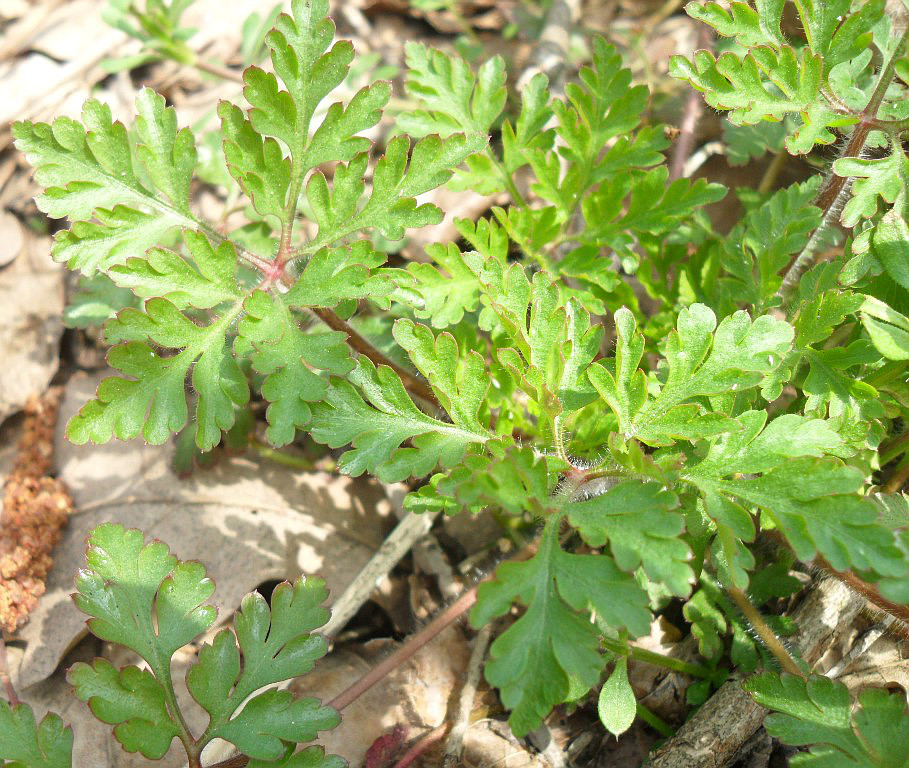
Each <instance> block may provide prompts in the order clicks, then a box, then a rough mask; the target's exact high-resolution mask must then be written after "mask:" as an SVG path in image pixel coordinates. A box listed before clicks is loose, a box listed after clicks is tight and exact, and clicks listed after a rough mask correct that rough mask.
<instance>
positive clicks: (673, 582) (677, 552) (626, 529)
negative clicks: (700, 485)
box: [564, 480, 694, 597]
mask: <svg viewBox="0 0 909 768" xmlns="http://www.w3.org/2000/svg"><path fill="white" fill-rule="evenodd" d="M676 506H678V499H677V498H676V496H675V495H674V494H672V493H670V492H669V491H665V490H662V489H661V488H660V486H659V485H657V484H656V483H650V482H648V483H641V482H639V481H638V480H632V481H629V482H625V483H620V484H619V485H616V486H615V487H613V488H610V489H609V490H608V491H606V492H605V493H603V494H600V495H599V496H594V497H593V498H591V499H587V500H586V501H574V502H570V503H568V504H566V505H565V506H564V510H565V512H566V514H567V517H568V521H569V522H570V523H571V524H572V525H573V526H574V527H575V528H577V529H578V532H579V533H580V534H581V536H582V537H583V538H584V540H585V541H586V542H587V543H588V544H590V546H592V547H602V546H604V545H605V544H606V543H607V542H608V543H609V549H610V551H611V552H612V556H613V557H614V558H615V561H616V564H617V565H618V566H619V567H620V568H621V569H622V570H625V571H633V570H634V569H635V568H637V567H638V566H639V565H640V566H641V567H642V568H643V570H644V572H645V573H646V574H647V576H648V578H649V579H650V580H652V581H654V582H657V583H660V584H665V585H666V587H667V588H668V589H669V591H670V592H672V593H673V594H675V595H679V596H682V597H684V596H686V595H688V593H689V592H691V585H692V584H693V583H694V572H693V571H692V570H691V566H690V565H688V561H689V560H690V559H691V557H692V553H691V550H690V549H689V547H688V545H687V544H686V543H685V542H684V541H683V540H682V539H681V534H682V532H683V531H684V530H685V522H684V519H683V517H682V515H680V514H679V513H677V512H673V511H671V510H673V509H674V508H675V507H676Z"/></svg>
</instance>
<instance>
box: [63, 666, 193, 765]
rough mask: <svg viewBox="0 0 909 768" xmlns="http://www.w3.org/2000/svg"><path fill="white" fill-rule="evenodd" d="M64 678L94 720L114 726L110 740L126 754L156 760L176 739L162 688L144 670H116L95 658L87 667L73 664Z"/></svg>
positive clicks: (178, 730)
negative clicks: (118, 743)
mask: <svg viewBox="0 0 909 768" xmlns="http://www.w3.org/2000/svg"><path fill="white" fill-rule="evenodd" d="M66 679H67V680H68V681H69V683H70V685H72V686H73V688H74V689H75V693H76V696H77V697H78V698H80V699H81V700H82V701H85V702H88V705H89V707H90V708H91V711H92V714H93V715H94V716H95V717H97V718H98V719H99V720H100V721H101V722H102V723H109V724H111V725H115V726H116V727H115V728H114V737H115V738H116V739H117V741H119V742H120V744H121V745H122V746H123V749H125V750H126V751H127V752H141V753H142V755H143V756H144V757H147V758H148V759H149V760H160V759H161V758H162V757H164V755H165V754H166V753H167V750H168V749H170V744H171V742H172V741H173V740H174V739H175V738H177V737H179V735H180V727H179V726H178V725H177V723H176V722H174V719H173V717H172V716H171V714H170V712H168V709H167V704H166V703H165V696H166V694H165V692H164V688H163V687H162V686H161V684H160V683H159V682H158V681H157V680H156V679H155V677H154V675H152V673H151V672H149V671H148V670H147V669H139V668H138V667H125V668H124V669H122V670H119V671H118V670H117V668H116V667H114V665H113V664H111V663H110V662H109V661H107V660H106V659H96V660H95V661H94V662H93V663H92V664H91V665H88V664H85V663H83V662H81V661H80V662H77V663H76V664H74V665H73V666H72V667H71V668H70V670H69V672H68V673H67V675H66Z"/></svg>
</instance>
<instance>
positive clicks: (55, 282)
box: [0, 236, 63, 422]
mask: <svg viewBox="0 0 909 768" xmlns="http://www.w3.org/2000/svg"><path fill="white" fill-rule="evenodd" d="M31 237H34V236H31ZM35 239H36V240H37V241H38V242H37V243H33V244H32V245H37V246H38V247H37V248H33V249H29V250H32V251H33V253H36V254H37V253H41V254H42V255H40V256H38V255H35V256H33V257H31V258H16V259H15V261H13V263H12V264H10V265H9V266H8V267H6V268H5V269H3V270H2V271H0V360H2V361H3V365H2V367H0V422H2V421H3V420H4V419H5V418H7V417H8V416H10V415H11V414H13V413H16V412H17V411H19V410H21V409H22V407H23V406H24V405H25V403H26V401H27V400H28V399H29V398H30V397H33V396H35V395H38V394H40V393H42V392H44V390H45V389H47V385H48V384H49V383H50V380H51V378H53V375H54V374H55V373H56V372H57V367H58V365H59V358H60V336H61V334H62V333H63V320H62V315H63V271H62V268H61V266H60V265H59V264H54V263H53V262H52V261H51V259H50V255H49V253H50V241H49V239H48V238H44V237H41V238H35Z"/></svg>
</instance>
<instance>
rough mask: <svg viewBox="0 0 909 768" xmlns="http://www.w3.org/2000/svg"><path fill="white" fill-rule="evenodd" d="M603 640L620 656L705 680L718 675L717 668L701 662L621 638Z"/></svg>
mask: <svg viewBox="0 0 909 768" xmlns="http://www.w3.org/2000/svg"><path fill="white" fill-rule="evenodd" d="M601 641H602V643H603V646H604V647H605V648H606V649H607V650H609V651H612V652H613V653H616V654H618V655H619V656H627V657H628V658H629V659H635V660H636V661H643V662H645V663H647V664H654V665H656V666H658V667H664V668H666V669H671V670H672V671H673V672H680V673H681V674H683V675H689V676H690V677H700V678H703V679H704V680H713V679H714V678H715V677H716V675H717V673H716V671H715V670H712V669H710V668H708V667H705V666H703V665H701V664H691V663H690V662H687V661H682V660H681V659H674V658H672V656H666V655H665V654H663V653H657V652H656V651H648V650H647V649H646V648H639V647H638V646H636V645H628V644H627V643H623V642H622V641H621V640H615V639H614V638H611V637H603V638H602V639H601Z"/></svg>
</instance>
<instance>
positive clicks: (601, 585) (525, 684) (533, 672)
mask: <svg viewBox="0 0 909 768" xmlns="http://www.w3.org/2000/svg"><path fill="white" fill-rule="evenodd" d="M559 518H560V515H558V514H554V515H552V516H551V517H550V518H549V521H548V522H547V524H546V528H545V529H544V531H543V534H542V537H541V539H540V546H539V550H538V551H537V554H536V555H534V557H533V558H532V559H530V560H528V561H527V562H523V563H506V564H504V565H502V566H500V567H499V569H498V571H497V572H496V580H495V581H491V582H484V583H483V584H481V585H480V587H479V590H478V595H477V604H476V605H475V606H474V608H473V610H472V611H471V615H470V621H471V623H472V624H473V625H474V626H477V627H479V626H483V625H484V624H486V623H488V622H489V621H490V620H492V619H493V618H494V617H496V616H500V615H502V614H504V613H506V612H508V610H509V609H510V608H511V604H512V603H513V602H515V601H517V600H520V601H521V602H522V603H524V604H525V605H526V606H527V611H526V612H525V613H524V615H523V616H522V617H521V618H520V619H518V620H517V621H516V622H515V623H514V624H512V625H511V627H509V628H508V629H507V630H506V631H505V632H503V633H502V634H501V635H499V637H498V638H496V640H495V642H494V643H493V644H492V646H491V647H490V661H489V662H488V663H487V665H486V679H487V680H488V681H489V682H490V683H491V684H492V685H495V686H496V687H498V688H499V690H500V693H501V697H502V702H503V704H505V706H506V707H508V708H509V709H510V710H511V716H510V717H509V719H508V722H509V724H510V725H511V729H512V731H514V733H515V735H516V736H523V735H524V734H526V733H527V732H529V731H531V730H533V729H534V728H536V727H537V726H538V725H539V724H540V722H541V721H542V719H543V717H545V716H546V715H547V714H548V713H549V711H550V710H551V709H552V708H553V707H554V706H555V705H556V704H559V703H561V702H563V701H565V699H566V698H567V697H568V695H569V693H571V692H573V693H575V694H578V693H580V692H581V691H587V690H589V689H590V688H592V687H593V686H594V685H595V684H596V683H597V681H598V680H599V676H600V672H601V671H602V668H603V665H604V661H603V658H602V657H601V656H600V654H599V653H598V648H597V646H598V642H597V630H596V627H595V626H594V625H593V624H592V623H591V622H590V621H589V619H588V616H589V614H590V611H592V610H594V611H596V613H597V617H598V619H599V620H600V621H602V622H604V623H606V624H608V625H609V626H611V627H614V628H616V629H619V628H622V627H626V628H627V629H628V630H629V631H630V632H631V633H632V634H633V635H635V636H636V635H641V634H644V633H646V632H647V628H648V626H649V623H650V612H649V611H648V610H647V597H646V595H645V593H644V592H643V591H642V590H641V588H640V587H639V586H638V585H637V583H636V582H635V580H634V578H633V577H631V576H629V575H628V574H626V573H623V572H622V571H620V570H619V569H618V568H617V567H616V565H615V563H614V562H613V560H612V558H610V557H608V556H607V555H573V554H569V553H567V552H565V551H563V550H562V548H561V547H560V545H559V543H558V521H559Z"/></svg>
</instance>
